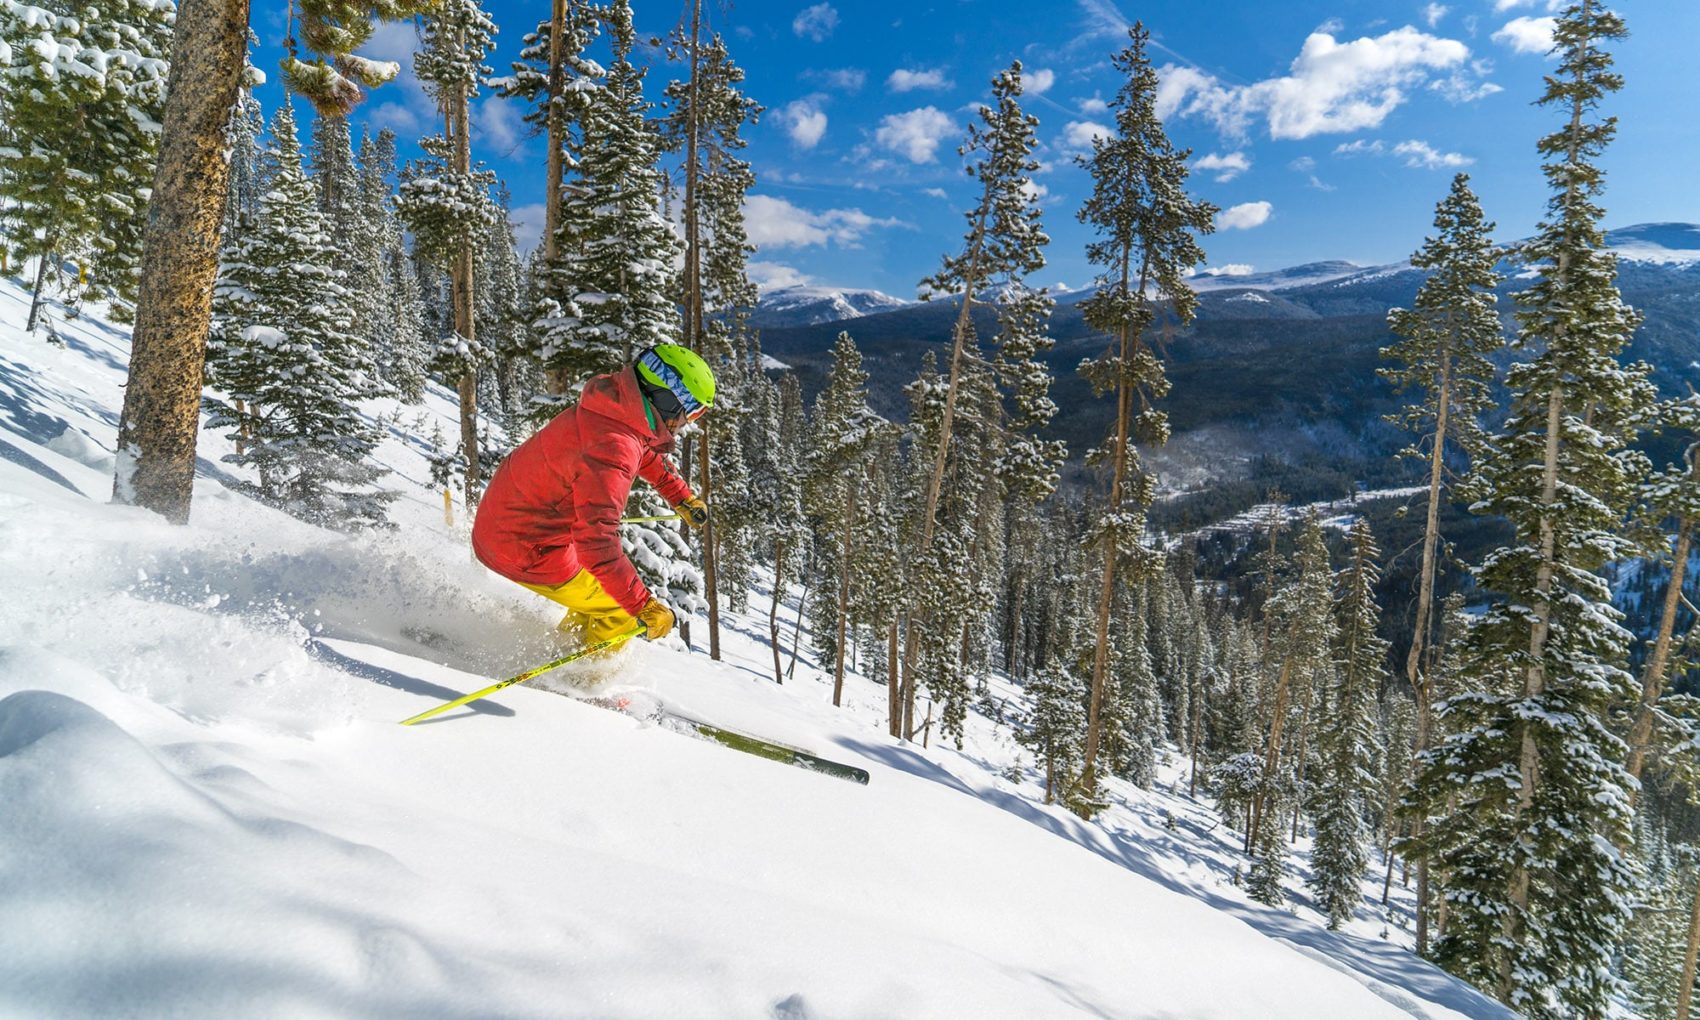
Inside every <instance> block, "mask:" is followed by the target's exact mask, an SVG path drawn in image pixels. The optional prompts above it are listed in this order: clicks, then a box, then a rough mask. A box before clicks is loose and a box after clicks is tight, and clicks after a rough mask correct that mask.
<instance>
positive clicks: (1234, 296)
mask: <svg viewBox="0 0 1700 1020" xmlns="http://www.w3.org/2000/svg"><path fill="white" fill-rule="evenodd" d="M1606 240H1607V244H1608V245H1609V246H1610V247H1611V248H1612V249H1613V250H1614V251H1616V252H1617V254H1618V256H1619V272H1618V279H1619V286H1620V288H1621V289H1622V291H1623V294H1624V296H1625V298H1626V300H1627V301H1628V302H1629V303H1630V304H1631V305H1633V306H1634V307H1635V308H1636V309H1637V310H1639V311H1640V312H1641V313H1642V314H1643V316H1644V321H1643V324H1642V326H1641V328H1640V329H1639V330H1638V331H1637V333H1636V336H1635V341H1634V343H1633V344H1632V345H1631V349H1630V351H1629V352H1628V353H1629V356H1630V357H1634V358H1642V359H1645V360H1647V361H1648V362H1650V363H1651V364H1652V365H1653V366H1654V369H1655V376H1656V378H1657V380H1658V382H1659V385H1660V387H1661V388H1662V389H1663V390H1664V391H1665V392H1667V393H1673V394H1675V393H1682V392H1685V391H1686V389H1687V385H1688V384H1689V383H1693V384H1695V385H1696V386H1700V225H1695V224H1689V223H1648V224H1640V225H1636V226H1631V227H1625V228H1622V229H1618V230H1613V231H1611V232H1609V233H1608V234H1607V237H1606ZM1502 270H1503V271H1505V272H1506V273H1507V275H1508V279H1507V280H1506V282H1505V285H1504V286H1503V287H1502V288H1501V292H1500V294H1501V301H1500V307H1501V309H1502V316H1503V318H1504V320H1505V323H1506V327H1507V329H1508V330H1510V329H1511V328H1513V326H1514V322H1513V319H1512V312H1513V304H1512V301H1511V300H1510V295H1511V294H1512V293H1514V292H1516V291H1518V290H1521V289H1523V288H1525V287H1526V286H1527V285H1528V277H1529V276H1531V275H1532V273H1531V272H1530V271H1529V270H1527V269H1526V268H1525V267H1522V266H1517V265H1512V264H1506V265H1504V266H1502ZM1422 280H1423V273H1422V272H1421V271H1419V270H1417V269H1415V268H1413V267H1412V266H1411V265H1410V264H1409V263H1408V262H1407V263H1394V264H1390V265H1384V266H1358V265H1354V264H1353V263H1350V262H1345V261H1329V262H1317V263H1310V264H1307V265H1302V266H1294V267H1291V268H1289V269H1282V270H1276V271H1273V272H1264V273H1246V274H1230V273H1217V274H1214V275H1202V274H1201V275H1200V276H1197V277H1194V278H1193V281H1192V282H1193V284H1194V285H1195V287H1196V288H1197V289H1198V290H1199V292H1200V303H1199V311H1198V317H1197V318H1196V319H1195V320H1194V321H1193V323H1192V324H1191V325H1189V326H1188V327H1186V328H1185V329H1182V330H1177V331H1175V333H1174V335H1173V336H1172V337H1171V338H1170V341H1169V344H1168V353H1169V363H1170V377H1171V379H1172V381H1173V389H1172V391H1171V393H1170V395H1169V396H1168V397H1167V398H1165V399H1164V401H1163V402H1162V406H1164V407H1165V408H1166V409H1167V410H1168V411H1169V414H1170V416H1171V420H1172V423H1173V426H1174V433H1175V435H1174V439H1173V440H1172V441H1171V442H1170V444H1169V446H1168V447H1167V448H1166V449H1165V450H1163V451H1160V452H1159V453H1158V455H1157V457H1156V458H1155V459H1156V460H1157V462H1158V465H1159V468H1160V470H1161V471H1162V475H1163V477H1164V479H1165V483H1166V486H1167V487H1169V488H1170V489H1174V488H1181V489H1188V488H1193V487H1195V486H1197V487H1203V486H1204V485H1205V484H1206V483H1208V484H1210V485H1211V486H1212V487H1216V488H1220V487H1221V483H1222V482H1223V481H1224V480H1231V479H1241V480H1243V481H1246V482H1247V491H1248V492H1249V491H1251V490H1253V489H1257V488H1258V487H1259V486H1261V485H1262V484H1263V481H1265V480H1267V479H1269V478H1273V477H1276V476H1281V475H1282V473H1283V472H1287V473H1289V474H1290V472H1291V471H1293V470H1295V469H1296V468H1295V466H1296V465H1306V464H1309V465H1315V466H1318V467H1317V470H1326V472H1327V473H1328V475H1329V477H1330V478H1331V479H1333V480H1332V481H1330V482H1329V483H1328V485H1329V486H1333V487H1334V488H1338V487H1339V486H1341V485H1349V484H1350V483H1351V482H1352V481H1354V480H1355V481H1368V482H1373V483H1376V484H1383V483H1387V484H1397V483H1398V482H1399V481H1400V479H1401V478H1402V474H1401V472H1403V471H1404V470H1405V469H1404V467H1403V466H1400V465H1398V464H1397V463H1395V462H1394V461H1393V460H1392V459H1391V454H1392V452H1393V451H1394V450H1396V449H1397V448H1398V447H1399V446H1401V445H1403V444H1404V442H1405V441H1406V437H1405V435H1404V434H1403V433H1401V432H1399V431H1397V430H1395V429H1393V428H1392V427H1391V426H1389V425H1387V424H1386V423H1385V422H1384V421H1383V420H1382V418H1383V416H1384V415H1385V414H1387V413H1389V412H1391V411H1393V410H1395V409H1396V408H1397V407H1398V406H1399V404H1400V403H1401V398H1398V397H1397V396H1395V395H1394V394H1393V393H1392V391H1391V390H1390V389H1389V388H1388V386H1387V384H1386V383H1385V382H1383V381H1382V380H1381V379H1380V378H1379V377H1378V376H1377V374H1376V369H1377V368H1379V367H1381V366H1382V365H1383V364H1384V362H1383V360H1382V359H1381V357H1380V350H1381V348H1382V347H1384V346H1386V345H1387V344H1388V343H1390V342H1391V341H1392V340H1393V337H1392V336H1391V335H1390V334H1389V333H1388V331H1387V324H1386V317H1387V312H1388V310H1389V309H1390V308H1394V307H1398V306H1405V305H1409V304H1410V303H1411V302H1412V300H1413V299H1414V298H1415V296H1416V292H1417V289H1418V287H1420V286H1421V284H1422ZM786 291H790V292H792V293H791V294H789V295H787V294H786ZM1088 296H1090V292H1088V291H1077V292H1069V293H1065V294H1063V295H1060V296H1059V301H1058V306H1057V309H1056V312H1055V314H1054V315H1053V317H1052V320H1051V334H1052V336H1053V337H1055V338H1056V347H1055V348H1054V349H1053V350H1052V351H1051V353H1050V355H1049V359H1048V360H1049V363H1050V365H1051V367H1052V369H1053V371H1054V372H1055V374H1056V379H1057V381H1056V384H1055V386H1054V387H1053V391H1052V393H1053V397H1054V398H1055V399H1056V401H1057V403H1058V405H1059V406H1060V407H1062V408H1063V412H1062V413H1061V414H1059V415H1058V417H1057V420H1056V421H1055V423H1054V424H1053V426H1052V432H1053V434H1054V435H1055V436H1056V437H1057V438H1061V439H1064V440H1066V441H1067V442H1068V444H1069V448H1070V450H1072V451H1074V452H1075V453H1076V454H1078V453H1080V452H1082V451H1084V450H1086V449H1088V448H1089V447H1091V446H1092V445H1095V444H1096V443H1098V442H1100V441H1102V439H1103V437H1104V435H1105V431H1106V429H1107V427H1108V425H1109V420H1110V416H1111V413H1112V406H1111V405H1112V402H1111V401H1109V400H1101V399H1097V398H1095V397H1094V396H1093V395H1092V393H1091V390H1090V388H1089V387H1088V386H1087V385H1086V383H1085V382H1084V381H1083V380H1082V379H1081V378H1080V376H1079V375H1078V373H1077V372H1076V368H1077V367H1078V365H1079V363H1080V362H1081V360H1082V359H1084V358H1090V357H1095V356H1097V355H1098V354H1099V353H1101V352H1102V351H1103V350H1104V348H1105V346H1106V345H1107V342H1108V341H1107V338H1106V337H1104V336H1103V335H1101V334H1099V333H1097V332H1096V331H1094V330H1093V329H1091V328H1090V327H1089V326H1087V325H1086V323H1085V321H1084V319H1083V317H1082V315H1081V311H1080V307H1079V303H1080V301H1082V300H1084V299H1085V298H1086V297H1088ZM770 298H771V299H775V300H776V301H777V305H776V306H775V307H773V308H768V309H767V312H766V313H765V314H769V315H770V316H771V317H770V318H768V319H767V323H768V324H767V325H764V327H763V329H762V345H763V349H764V350H765V351H766V352H767V353H768V354H770V355H772V356H774V357H775V358H778V359H779V360H780V361H782V362H784V363H785V364H787V365H789V366H792V367H793V368H794V369H795V370H796V371H797V372H798V374H799V376H800V378H801V380H802V382H803V385H804V389H805V391H806V392H808V393H809V394H811V396H812V394H813V393H814V392H815V391H816V390H818V389H819V387H820V386H821V385H823V384H824V381H825V373H826V368H827V366H828V365H829V363H830V349H831V345H832V342H833V340H834V339H835V338H836V336H837V335H838V333H839V331H840V330H846V331H848V332H849V333H850V334H851V336H852V337H854V338H855V340H856V343H857V345H858V346H859V347H860V348H861V350H862V353H863V364H864V367H865V368H866V369H867V370H868V372H869V373H870V381H869V385H870V389H871V399H872V402H873V404H874V406H875V409H876V410H878V411H880V412H881V413H883V414H886V415H888V416H891V417H894V418H903V417H905V416H906V415H907V413H908V408H907V406H906V401H905V399H904V397H903V393H902V388H903V386H904V385H905V384H907V383H908V382H910V381H911V380H913V379H914V378H915V375H916V373H917V372H918V371H919V369H920V366H921V358H922V356H923V354H924V353H925V352H926V351H928V350H932V351H935V352H938V353H939V354H941V355H942V354H943V353H944V352H946V351H947V350H948V345H949V342H950V332H951V326H952V323H953V322H954V320H955V318H956V315H957V310H958V308H959V304H958V301H957V300H956V299H946V298H941V299H935V300H933V301H930V302H925V303H914V302H903V301H899V300H898V299H895V298H891V297H889V296H888V295H883V294H878V292H871V291H849V290H835V289H832V288H818V287H817V288H785V289H783V290H780V291H775V292H773V294H771V295H769V296H767V297H764V299H763V302H762V303H763V305H764V306H767V305H768V303H769V300H770ZM882 300H883V303H884V304H885V307H883V308H882V307H881V304H882ZM840 301H842V304H840ZM844 307H848V308H849V309H851V310H853V311H855V312H856V314H855V315H854V316H851V315H849V314H839V315H838V316H836V317H833V318H827V316H828V314H829V313H830V312H831V311H834V310H837V311H839V312H842V311H843V308H844ZM788 316H789V317H791V318H790V321H789V322H788V323H787V322H786V321H784V320H785V318H786V317H788ZM811 316H814V317H815V318H813V319H811V318H810V317H811ZM975 324H976V327H977V330H978V332H979V335H980V336H981V337H984V338H989V337H991V336H992V335H994V333H995V332H996V322H995V321H994V318H993V314H992V312H991V310H990V309H988V308H985V307H982V306H978V305H977V306H976V308H975ZM1075 470H1077V471H1078V470H1079V469H1078V467H1077V468H1076V469H1075ZM1280 484H1281V485H1282V487H1283V488H1284V489H1285V490H1286V491H1287V492H1288V494H1289V495H1292V496H1294V497H1306V498H1315V499H1321V498H1331V497H1332V496H1333V495H1334V492H1333V491H1332V490H1328V491H1321V490H1319V491H1318V492H1316V493H1315V494H1310V493H1307V492H1305V491H1295V489H1301V488H1302V487H1303V484H1304V483H1303V480H1302V479H1301V480H1299V481H1293V480H1291V479H1290V478H1289V479H1288V480H1285V481H1281V483H1280ZM1324 488H1325V489H1326V487H1324ZM1248 505H1249V504H1248ZM1222 509H1223V510H1224V511H1225V510H1227V509H1231V508H1228V507H1223V508H1222ZM1242 509H1243V508H1242Z"/></svg>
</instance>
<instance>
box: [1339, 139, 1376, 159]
mask: <svg viewBox="0 0 1700 1020" xmlns="http://www.w3.org/2000/svg"><path fill="white" fill-rule="evenodd" d="M1386 151H1387V146H1386V145H1384V144H1382V142H1381V140H1380V139H1376V140H1375V141H1373V142H1372V141H1370V140H1369V139H1367V138H1360V139H1358V140H1357V141H1355V142H1341V143H1340V144H1339V145H1336V146H1334V155H1336V156H1379V155H1381V154H1382V153H1383V152H1386Z"/></svg>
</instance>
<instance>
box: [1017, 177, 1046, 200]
mask: <svg viewBox="0 0 1700 1020" xmlns="http://www.w3.org/2000/svg"><path fill="white" fill-rule="evenodd" d="M1021 193H1022V194H1023V195H1026V196H1027V200H1028V201H1030V202H1041V201H1044V198H1045V196H1046V195H1049V194H1050V193H1051V189H1050V188H1047V187H1045V186H1044V185H1043V184H1040V183H1039V182H1038V181H1035V180H1026V181H1023V182H1021Z"/></svg>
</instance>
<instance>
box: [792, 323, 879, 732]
mask: <svg viewBox="0 0 1700 1020" xmlns="http://www.w3.org/2000/svg"><path fill="white" fill-rule="evenodd" d="M867 386H868V373H867V372H866V371H864V370H863V368H862V353H861V351H859V350H857V349H856V342H855V341H854V340H852V339H850V334H849V333H839V334H838V342H837V343H836V344H834V345H833V348H832V368H831V370H830V371H829V372H828V373H827V383H826V389H824V390H822V391H821V393H820V396H818V397H816V398H815V406H814V410H813V412H812V413H811V414H810V415H809V426H810V429H809V439H810V442H809V449H808V464H807V467H806V469H805V476H804V490H803V500H804V506H805V507H806V508H807V509H808V512H809V514H810V516H812V517H813V518H814V519H815V520H816V521H817V522H819V528H818V531H817V535H818V536H819V541H820V546H821V552H822V554H823V557H830V559H828V560H827V562H829V563H830V564H831V574H832V580H833V586H834V588H835V592H834V594H833V595H832V605H833V607H834V609H833V625H832V632H831V636H830V641H831V645H830V647H831V648H832V652H833V657H834V663H833V682H832V703H833V705H835V706H836V705H839V704H840V703H841V702H842V700H843V694H844V655H845V634H846V630H847V628H848V626H849V622H850V583H851V578H852V575H853V574H854V573H855V569H856V568H855V557H856V548H855V539H856V535H857V533H858V529H859V528H860V527H861V524H862V521H863V517H864V515H865V514H866V508H865V507H863V506H861V505H860V503H859V501H860V500H861V499H862V498H863V490H864V488H865V486H866V484H867V475H868V467H869V460H870V457H871V454H872V452H873V450H874V449H875V447H876V445H877V444H878V443H879V442H880V439H881V437H882V435H883V434H884V433H885V432H886V431H887V430H888V428H889V425H888V423H887V422H886V421H885V419H883V418H881V417H880V416H879V415H877V414H875V413H874V412H873V410H872V409H871V408H869V407H868V390H867ZM817 619H819V617H817ZM817 629H818V628H817Z"/></svg>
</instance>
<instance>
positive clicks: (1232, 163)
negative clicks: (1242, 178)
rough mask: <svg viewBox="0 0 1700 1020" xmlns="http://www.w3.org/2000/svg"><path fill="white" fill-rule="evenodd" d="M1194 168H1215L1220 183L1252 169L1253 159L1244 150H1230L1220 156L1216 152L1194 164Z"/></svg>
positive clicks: (1224, 182)
mask: <svg viewBox="0 0 1700 1020" xmlns="http://www.w3.org/2000/svg"><path fill="white" fill-rule="evenodd" d="M1192 168H1193V169H1194V170H1213V171H1215V172H1216V181H1217V183H1220V184H1226V183H1227V182H1229V181H1231V180H1233V179H1234V178H1236V177H1238V176H1239V175H1240V174H1243V173H1245V172H1246V171H1247V170H1250V169H1251V160H1250V159H1248V158H1247V157H1246V154H1245V153H1243V152H1230V153H1228V154H1227V155H1226V156H1218V155H1216V154H1215V153H1214V152H1212V153H1211V154H1210V155H1208V156H1205V157H1204V158H1202V159H1199V160H1196V161H1194V162H1193V164H1192Z"/></svg>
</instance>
